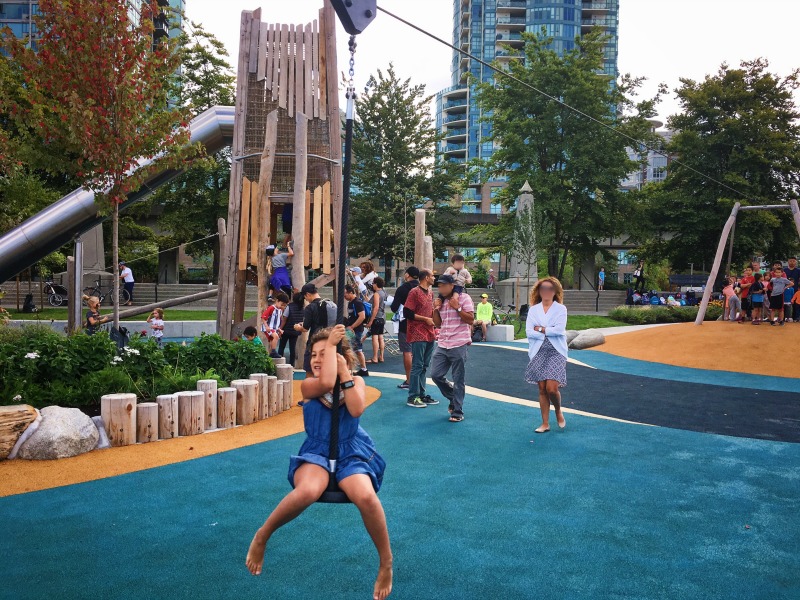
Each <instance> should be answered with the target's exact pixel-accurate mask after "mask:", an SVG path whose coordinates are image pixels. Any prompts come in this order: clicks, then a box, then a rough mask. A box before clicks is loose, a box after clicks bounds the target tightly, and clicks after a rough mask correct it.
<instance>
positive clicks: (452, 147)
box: [444, 144, 467, 157]
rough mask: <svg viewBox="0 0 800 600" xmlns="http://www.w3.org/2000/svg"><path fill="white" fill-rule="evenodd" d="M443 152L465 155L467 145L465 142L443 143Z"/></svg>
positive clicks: (449, 154)
mask: <svg viewBox="0 0 800 600" xmlns="http://www.w3.org/2000/svg"><path fill="white" fill-rule="evenodd" d="M444 153H445V155H448V156H458V157H466V156H467V145H466V144H445V146H444Z"/></svg>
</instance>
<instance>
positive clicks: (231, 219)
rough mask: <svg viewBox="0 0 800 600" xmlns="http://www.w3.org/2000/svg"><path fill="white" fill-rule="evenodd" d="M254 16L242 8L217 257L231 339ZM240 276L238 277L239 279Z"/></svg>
mask: <svg viewBox="0 0 800 600" xmlns="http://www.w3.org/2000/svg"><path fill="white" fill-rule="evenodd" d="M252 18H253V11H249V10H245V11H242V17H241V23H240V29H239V31H240V34H239V35H240V37H239V63H238V69H237V78H236V114H235V117H234V124H233V143H232V144H231V154H232V155H233V158H234V160H233V161H232V162H231V183H230V189H229V193H228V220H227V236H226V240H227V243H226V244H225V254H224V255H221V257H222V260H220V263H221V264H220V277H219V288H220V296H221V298H220V311H219V315H218V317H217V318H218V323H219V334H220V336H222V338H223V339H226V340H229V339H231V325H232V324H233V318H234V309H235V298H236V286H235V283H236V279H237V277H236V276H237V274H238V272H237V269H236V266H237V264H236V258H237V256H238V250H239V248H238V241H239V239H238V236H237V233H238V231H239V224H240V223H239V219H240V217H241V197H242V170H243V165H242V161H241V160H236V158H238V157H240V156H242V155H243V154H244V133H245V125H246V124H245V116H246V113H247V82H248V78H249V76H248V65H249V61H250V57H249V52H250V34H251V26H250V21H251V20H252ZM240 279H241V278H240Z"/></svg>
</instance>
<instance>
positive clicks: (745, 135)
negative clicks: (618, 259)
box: [641, 58, 800, 269]
mask: <svg viewBox="0 0 800 600" xmlns="http://www.w3.org/2000/svg"><path fill="white" fill-rule="evenodd" d="M799 74H800V71H798V70H794V71H792V72H791V73H790V74H789V75H787V76H785V77H783V78H781V77H779V76H777V75H774V74H772V73H770V72H769V63H768V61H767V60H766V59H762V58H758V59H756V60H753V61H744V62H742V63H741V64H740V68H738V69H736V68H731V67H729V66H728V65H727V64H723V65H722V66H721V67H720V69H719V71H718V72H717V73H716V75H713V76H712V75H709V76H706V78H705V79H704V80H703V81H701V82H696V81H693V80H691V79H681V87H680V88H678V89H677V90H676V93H677V95H678V99H679V100H680V103H681V109H682V112H681V113H679V114H677V115H673V116H671V117H670V118H669V120H668V123H669V127H670V129H672V130H674V132H675V134H674V136H673V138H672V141H671V143H670V144H669V146H668V151H669V152H670V153H672V154H673V155H674V156H675V157H676V158H678V159H679V161H678V162H672V163H671V164H670V166H669V170H668V175H667V178H666V180H665V181H664V182H663V183H660V184H655V185H652V186H648V187H647V188H646V189H644V190H643V192H642V194H641V196H642V205H643V207H644V211H643V223H644V224H645V225H647V228H646V230H645V231H642V232H641V237H642V241H643V242H645V243H646V248H648V249H649V254H650V255H651V256H656V257H658V256H661V257H665V258H668V259H669V260H670V261H671V262H672V263H673V266H674V267H676V268H678V269H688V268H689V263H694V264H695V268H698V265H702V264H706V265H710V264H711V262H712V260H713V258H714V253H715V250H716V246H717V243H718V242H719V238H720V234H721V233H722V227H723V225H724V224H725V220H726V219H727V218H728V215H729V214H730V211H731V208H732V207H733V204H734V203H735V202H742V203H743V204H745V205H747V204H778V203H781V202H786V201H787V200H788V199H789V198H792V197H797V194H798V191H800V126H798V118H800V112H799V111H798V110H797V107H796V106H795V103H794V99H793V92H794V91H795V90H797V89H798V86H800V80H799V79H798V75H799ZM712 178H713V180H712ZM737 192H738V193H737ZM796 248H797V233H796V230H795V229H794V225H793V223H792V222H791V218H790V217H789V214H788V211H785V212H774V211H771V212H767V211H756V212H754V213H747V214H740V216H739V219H738V220H737V223H736V233H735V244H734V259H735V261H737V262H743V261H745V260H749V259H751V258H752V256H753V254H755V253H764V254H765V255H767V256H771V257H775V258H782V257H785V256H786V255H787V253H788V252H790V251H794V250H795V249H796Z"/></svg>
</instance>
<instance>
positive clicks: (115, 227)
mask: <svg viewBox="0 0 800 600" xmlns="http://www.w3.org/2000/svg"><path fill="white" fill-rule="evenodd" d="M111 255H112V260H111V263H112V266H111V272H112V273H113V274H114V301H113V302H112V303H111V304H112V305H113V307H114V327H116V328H117V329H119V303H120V300H121V298H120V297H119V204H118V203H117V202H116V201H114V213H113V216H112V219H111ZM80 277H81V278H82V277H83V273H81V274H80Z"/></svg>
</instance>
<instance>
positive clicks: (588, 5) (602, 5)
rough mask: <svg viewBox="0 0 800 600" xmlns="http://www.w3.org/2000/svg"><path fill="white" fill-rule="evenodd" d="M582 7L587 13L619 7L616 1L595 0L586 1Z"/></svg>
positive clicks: (584, 12) (601, 11)
mask: <svg viewBox="0 0 800 600" xmlns="http://www.w3.org/2000/svg"><path fill="white" fill-rule="evenodd" d="M581 8H582V9H583V14H586V13H587V12H592V13H603V12H607V11H609V10H615V9H616V8H618V5H617V3H616V2H607V1H603V0H595V1H594V2H584V3H583V4H582V5H581Z"/></svg>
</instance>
